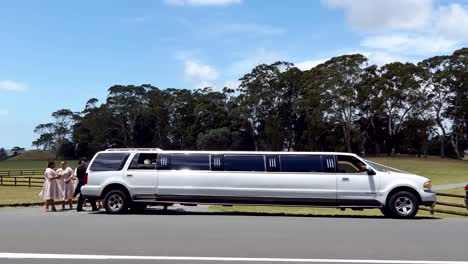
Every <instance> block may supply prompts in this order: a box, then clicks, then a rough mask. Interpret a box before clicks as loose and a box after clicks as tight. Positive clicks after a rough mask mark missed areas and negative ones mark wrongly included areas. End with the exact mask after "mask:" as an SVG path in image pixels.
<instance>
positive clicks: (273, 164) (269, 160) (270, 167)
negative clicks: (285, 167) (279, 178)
mask: <svg viewBox="0 0 468 264" xmlns="http://www.w3.org/2000/svg"><path fill="white" fill-rule="evenodd" d="M265 160H266V167H267V171H280V162H279V155H266V156H265Z"/></svg>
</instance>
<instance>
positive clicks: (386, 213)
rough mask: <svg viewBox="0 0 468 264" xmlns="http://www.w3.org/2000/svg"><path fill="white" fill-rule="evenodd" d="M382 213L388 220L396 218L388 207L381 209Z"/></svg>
mask: <svg viewBox="0 0 468 264" xmlns="http://www.w3.org/2000/svg"><path fill="white" fill-rule="evenodd" d="M380 212H382V214H383V215H384V216H385V217H387V218H393V217H394V215H393V213H392V211H391V210H390V209H389V208H388V207H387V206H384V207H381V208H380Z"/></svg>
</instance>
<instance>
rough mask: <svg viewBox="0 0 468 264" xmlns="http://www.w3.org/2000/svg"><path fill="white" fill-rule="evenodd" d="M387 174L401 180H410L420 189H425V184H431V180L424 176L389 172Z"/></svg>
mask: <svg viewBox="0 0 468 264" xmlns="http://www.w3.org/2000/svg"><path fill="white" fill-rule="evenodd" d="M386 173H388V174H390V177H392V178H395V179H400V180H408V181H409V182H413V183H416V184H417V185H418V187H420V188H423V187H424V184H425V183H427V182H430V181H431V180H430V179H429V178H427V177H424V176H419V175H416V174H413V173H404V172H395V171H387V172H386Z"/></svg>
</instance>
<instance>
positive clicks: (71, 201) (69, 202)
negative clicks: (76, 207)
mask: <svg viewBox="0 0 468 264" xmlns="http://www.w3.org/2000/svg"><path fill="white" fill-rule="evenodd" d="M68 204H69V205H70V210H71V209H73V199H71V198H70V199H69V200H68Z"/></svg>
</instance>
